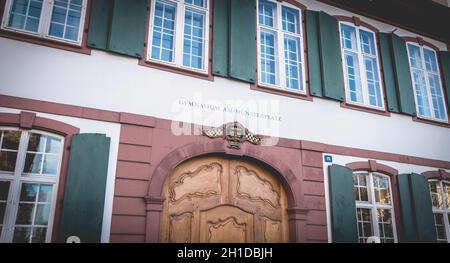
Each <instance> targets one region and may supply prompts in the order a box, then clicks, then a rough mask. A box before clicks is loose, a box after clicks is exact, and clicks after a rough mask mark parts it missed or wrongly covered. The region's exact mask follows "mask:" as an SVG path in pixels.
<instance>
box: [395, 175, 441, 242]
mask: <svg viewBox="0 0 450 263" xmlns="http://www.w3.org/2000/svg"><path fill="white" fill-rule="evenodd" d="M397 182H398V190H399V194H400V211H401V219H402V236H401V237H400V241H401V242H436V232H435V228H434V218H433V210H432V207H431V197H430V190H429V187H428V181H427V179H426V178H425V177H424V176H422V175H420V174H414V173H413V174H400V175H398V176H397Z"/></svg>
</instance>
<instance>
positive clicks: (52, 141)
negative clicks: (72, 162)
mask: <svg viewBox="0 0 450 263" xmlns="http://www.w3.org/2000/svg"><path fill="white" fill-rule="evenodd" d="M60 150H61V140H59V139H56V138H52V137H47V144H46V147H45V152H46V153H59V152H60Z"/></svg>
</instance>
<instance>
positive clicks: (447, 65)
mask: <svg viewBox="0 0 450 263" xmlns="http://www.w3.org/2000/svg"><path fill="white" fill-rule="evenodd" d="M439 60H440V62H441V68H442V78H443V79H444V85H445V91H446V93H447V109H449V110H450V51H440V52H439Z"/></svg>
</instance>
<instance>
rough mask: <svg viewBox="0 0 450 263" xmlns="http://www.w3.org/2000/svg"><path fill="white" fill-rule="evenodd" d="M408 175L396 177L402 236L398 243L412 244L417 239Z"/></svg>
mask: <svg viewBox="0 0 450 263" xmlns="http://www.w3.org/2000/svg"><path fill="white" fill-rule="evenodd" d="M409 176H410V175H409V174H399V175H398V176H397V185H398V192H399V196H400V214H401V222H402V228H401V229H402V235H401V236H400V238H399V240H400V242H413V241H414V240H416V239H417V237H416V230H415V229H416V227H415V220H414V210H413V207H412V200H411V190H410V186H409Z"/></svg>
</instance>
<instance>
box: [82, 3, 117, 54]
mask: <svg viewBox="0 0 450 263" xmlns="http://www.w3.org/2000/svg"><path fill="white" fill-rule="evenodd" d="M112 4H113V1H110V0H95V1H91V14H90V17H89V31H88V38H87V46H88V47H91V48H97V49H106V48H107V45H108V35H109V25H110V22H111V11H112Z"/></svg>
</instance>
